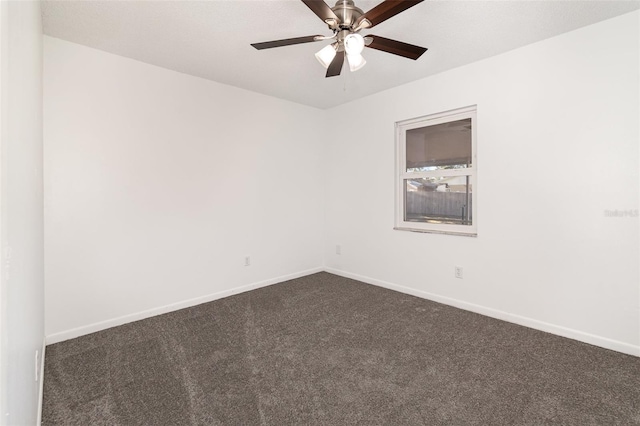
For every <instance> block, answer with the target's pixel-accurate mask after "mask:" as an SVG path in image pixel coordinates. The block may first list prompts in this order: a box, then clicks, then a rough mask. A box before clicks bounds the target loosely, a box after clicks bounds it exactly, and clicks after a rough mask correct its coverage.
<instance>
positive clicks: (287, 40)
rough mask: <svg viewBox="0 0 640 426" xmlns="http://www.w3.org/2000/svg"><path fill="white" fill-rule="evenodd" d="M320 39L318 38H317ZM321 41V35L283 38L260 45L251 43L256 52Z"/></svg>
mask: <svg viewBox="0 0 640 426" xmlns="http://www.w3.org/2000/svg"><path fill="white" fill-rule="evenodd" d="M318 37H320V38H318ZM321 39H322V36H321V35H314V36H305V37H295V38H285V39H282V40H274V41H264V42H262V43H251V45H252V46H253V47H255V48H256V49H258V50H262V49H271V48H272V47H281V46H291V45H292V44H300V43H311V42H312V41H319V40H321Z"/></svg>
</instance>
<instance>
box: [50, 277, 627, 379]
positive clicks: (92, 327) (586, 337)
mask: <svg viewBox="0 0 640 426" xmlns="http://www.w3.org/2000/svg"><path fill="white" fill-rule="evenodd" d="M322 271H326V272H329V273H331V274H335V275H340V276H342V277H346V278H351V279H354V280H358V281H362V282H365V283H367V284H372V285H375V286H379V287H384V288H388V289H390V290H395V291H399V292H401V293H405V294H410V295H412V296H416V297H420V298H423V299H428V300H433V301H434V302H438V303H442V304H445V305H449V306H454V307H456V308H460V309H464V310H466V311H471V312H475V313H478V314H481V315H486V316H488V317H492V318H496V319H499V320H503V321H507V322H511V323H514V324H518V325H522V326H525V327H529V328H533V329H536V330H541V331H545V332H547V333H552V334H556V335H558V336H562V337H567V338H569V339H574V340H578V341H580V342H584V343H589V344H591V345H595V346H599V347H602V348H606V349H611V350H613V351H617V352H622V353H625V354H628V355H634V356H639V357H640V346H635V345H631V344H629V343H624V342H620V341H617V340H613V339H609V338H607V337H602V336H597V335H594V334H590V333H585V332H583V331H579V330H574V329H571V328H567V327H563V326H559V325H555V324H550V323H547V322H544V321H539V320H536V319H533V318H528V317H523V316H521V315H517V314H512V313H509V312H505V311H500V310H498V309H493V308H488V307H486V306H481V305H476V304H473V303H468V302H464V301H461V300H458V299H453V298H450V297H445V296H440V295H437V294H433V293H429V292H425V291H422V290H417V289H414V288H411V287H405V286H402V285H398V284H393V283H390V282H386V281H382V280H378V279H375V278H371V277H367V276H364V275H359V274H354V273H351V272H346V271H342V270H339V269H334V268H328V267H324V268H323V267H318V268H313V269H308V270H306V271H300V272H297V273H293V274H289V275H283V276H280V277H276V278H272V279H269V280H264V281H260V282H257V283H253V284H247V285H244V286H240V287H236V288H233V289H229V290H224V291H220V292H217V293H213V294H209V295H205V296H201V297H196V298H193V299H189V300H184V301H182V302H177V303H172V304H168V305H165V306H160V307H158V308H153V309H149V310H146V311H142V312H137V313H134V314H129V315H123V316H121V317H118V318H113V319H109V320H106V321H101V322H97V323H94V324H89V325H87V326H83V327H78V328H74V329H71V330H66V331H62V332H59V333H55V334H51V335H49V336H47V337H46V344H53V343H58V342H62V341H64V340H69V339H73V338H76V337H80V336H84V335H86V334H91V333H95V332H97V331H101V330H105V329H107V328H111V327H116V326H119V325H123V324H126V323H129V322H133V321H138V320H142V319H145V318H149V317H153V316H156V315H161V314H165V313H168V312H173V311H177V310H179V309H183V308H188V307H191V306H196V305H199V304H202V303H207V302H211V301H214V300H218V299H222V298H224V297H228V296H232V295H234V294H238V293H243V292H246V291H250V290H254V289H257V288H261V287H266V286H269V285H273V284H277V283H280V282H283V281H288V280H292V279H295V278H300V277H303V276H306V275H311V274H315V273H317V272H322ZM42 360H43V363H44V348H43V357H42ZM42 372H44V364H43V370H42ZM42 382H43V381H42V380H41V382H40V385H41V387H42Z"/></svg>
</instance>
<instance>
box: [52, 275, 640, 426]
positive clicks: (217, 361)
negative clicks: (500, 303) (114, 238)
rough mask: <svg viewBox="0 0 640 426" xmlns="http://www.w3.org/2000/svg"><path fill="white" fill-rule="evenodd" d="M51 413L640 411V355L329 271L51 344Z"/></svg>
mask: <svg viewBox="0 0 640 426" xmlns="http://www.w3.org/2000/svg"><path fill="white" fill-rule="evenodd" d="M45 368H46V369H45V381H44V389H45V391H44V411H43V424H44V425H63V424H64V425H222V424H224V425H286V424H323V425H348V424H362V425H377V424H385V425H399V424H406V425H515V424H517V425H542V424H562V425H581V426H584V425H629V424H640V359H639V358H636V357H632V356H627V355H623V354H620V353H616V352H613V351H608V350H605V349H601V348H597V347H594V346H590V345H587V344H583V343H579V342H576V341H572V340H569V339H564V338H562V337H558V336H554V335H551V334H547V333H543V332H540V331H535V330H532V329H529V328H525V327H521V326H517V325H513V324H509V323H506V322H502V321H498V320H495V319H491V318H488V317H484V316H481V315H477V314H473V313H470V312H465V311H462V310H459V309H456V308H452V307H448V306H445V305H441V304H438V303H434V302H429V301H426V300H423V299H419V298H416V297H412V296H408V295H404V294H401V293H397V292H394V291H390V290H385V289H382V288H377V287H374V286H370V285H367V284H363V283H360V282H357V281H353V280H349V279H346V278H341V277H337V276H335V275H331V274H327V273H320V274H315V275H311V276H308V277H304V278H300V279H296V280H293V281H288V282H285V283H281V284H277V285H274V286H270V287H267V288H263V289H259V290H254V291H251V292H248V293H243V294H239V295H236V296H232V297H229V298H226V299H222V300H218V301H215V302H211V303H207V304H203V305H199V306H196V307H193V308H188V309H183V310H181V311H178V312H174V313H170V314H166V315H161V316H157V317H154V318H150V319H147V320H144V321H138V322H135V323H131V324H127V325H124V326H121V327H116V328H112V329H109V330H106V331H102V332H99V333H94V334H91V335H88V336H84V337H80V338H78V339H74V340H69V341H66V342H62V343H58V344H55V345H51V346H48V347H47V351H46V367H45Z"/></svg>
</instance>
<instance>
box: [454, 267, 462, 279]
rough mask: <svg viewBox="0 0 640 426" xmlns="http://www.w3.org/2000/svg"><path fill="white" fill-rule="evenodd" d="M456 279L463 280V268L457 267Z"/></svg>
mask: <svg viewBox="0 0 640 426" xmlns="http://www.w3.org/2000/svg"><path fill="white" fill-rule="evenodd" d="M455 274H456V278H460V279H462V266H456V267H455Z"/></svg>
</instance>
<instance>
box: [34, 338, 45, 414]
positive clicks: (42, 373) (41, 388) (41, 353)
mask: <svg viewBox="0 0 640 426" xmlns="http://www.w3.org/2000/svg"><path fill="white" fill-rule="evenodd" d="M46 347H47V340H46V339H45V338H44V337H43V338H42V349H41V350H40V372H39V373H38V377H40V383H38V384H39V386H40V389H39V390H38V420H37V423H36V425H37V426H40V424H41V423H42V398H43V397H44V356H45V350H46Z"/></svg>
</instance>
